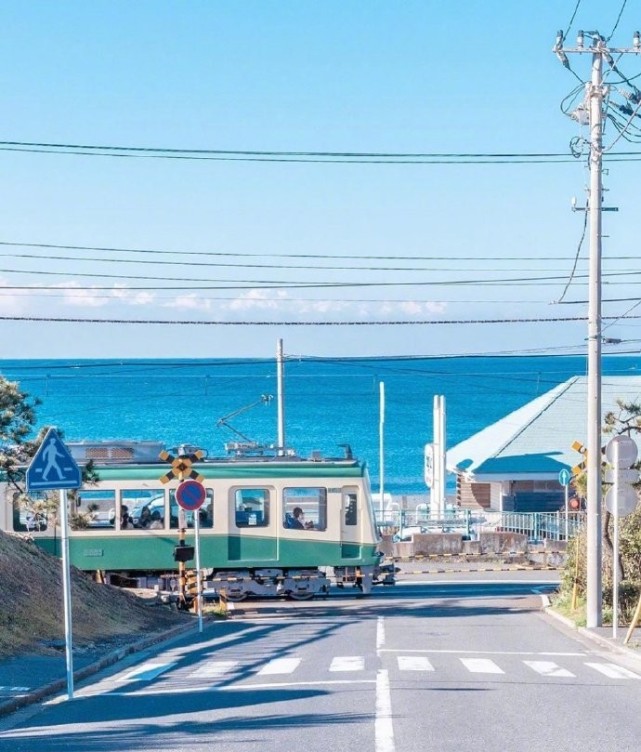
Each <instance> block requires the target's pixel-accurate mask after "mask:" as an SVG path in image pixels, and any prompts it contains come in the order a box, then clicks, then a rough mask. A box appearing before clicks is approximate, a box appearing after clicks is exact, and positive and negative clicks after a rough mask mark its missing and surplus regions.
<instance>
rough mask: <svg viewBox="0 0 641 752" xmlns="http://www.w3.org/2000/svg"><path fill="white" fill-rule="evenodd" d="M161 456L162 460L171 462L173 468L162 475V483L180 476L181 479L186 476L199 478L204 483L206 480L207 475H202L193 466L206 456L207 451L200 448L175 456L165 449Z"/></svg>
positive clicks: (194, 478) (193, 478)
mask: <svg viewBox="0 0 641 752" xmlns="http://www.w3.org/2000/svg"><path fill="white" fill-rule="evenodd" d="M159 456H160V459H161V460H164V461H165V462H170V463H171V470H169V472H167V473H166V474H165V475H163V476H161V478H160V482H161V483H169V481H170V480H173V479H174V478H178V480H179V481H183V480H185V478H191V479H192V480H197V481H198V482H199V483H202V482H203V481H204V480H205V476H204V475H201V474H200V473H199V472H198V471H197V470H194V468H193V467H192V463H194V462H197V461H198V460H202V459H203V457H204V456H205V453H204V452H203V451H201V450H200V449H199V450H198V451H196V452H193V453H192V454H184V455H180V456H178V457H174V456H173V455H172V454H169V452H165V451H164V450H163V451H162V452H161V453H160V455H159Z"/></svg>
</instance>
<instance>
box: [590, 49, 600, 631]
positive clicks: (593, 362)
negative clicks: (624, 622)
mask: <svg viewBox="0 0 641 752" xmlns="http://www.w3.org/2000/svg"><path fill="white" fill-rule="evenodd" d="M595 46H596V51H595V52H594V54H593V55H592V80H591V83H590V84H589V85H588V93H589V99H590V199H589V211H590V263H589V283H588V288H589V289H588V404H587V419H588V426H587V435H588V457H587V463H586V465H587V473H588V498H587V506H588V511H587V571H586V574H587V607H586V616H587V619H586V624H587V627H588V629H591V628H594V627H600V626H601V624H602V605H603V600H602V598H603V596H602V592H601V587H602V578H601V559H602V541H601V198H602V190H603V187H602V178H601V167H602V164H601V162H602V150H603V142H602V122H601V116H602V109H603V77H602V69H603V53H602V50H601V47H602V46H603V42H602V41H601V40H599V41H598V42H596V41H595Z"/></svg>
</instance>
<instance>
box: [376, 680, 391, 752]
mask: <svg viewBox="0 0 641 752" xmlns="http://www.w3.org/2000/svg"><path fill="white" fill-rule="evenodd" d="M374 746H375V750H376V752H394V750H395V749H396V745H395V744H394V726H393V724H392V694H391V692H390V686H389V675H388V673H387V671H384V670H381V671H379V672H378V674H377V675H376V719H375V721H374Z"/></svg>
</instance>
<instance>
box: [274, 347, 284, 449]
mask: <svg viewBox="0 0 641 752" xmlns="http://www.w3.org/2000/svg"><path fill="white" fill-rule="evenodd" d="M284 362H285V359H284V357H283V340H282V339H279V340H278V341H277V343H276V385H277V390H278V391H277V392H276V394H277V395H278V400H277V403H278V404H277V407H278V412H277V421H278V437H277V439H276V443H277V445H278V449H277V450H276V452H277V454H278V456H279V457H283V456H284V455H285V373H284V372H285V365H284Z"/></svg>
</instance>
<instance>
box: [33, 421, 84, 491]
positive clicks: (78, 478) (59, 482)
mask: <svg viewBox="0 0 641 752" xmlns="http://www.w3.org/2000/svg"><path fill="white" fill-rule="evenodd" d="M81 485H82V473H81V472H80V468H79V467H78V465H76V461H75V460H74V458H73V457H72V456H71V452H70V451H69V449H67V447H66V445H65V444H64V442H63V441H62V439H61V438H60V436H58V434H57V432H56V430H55V429H54V428H50V429H49V430H48V431H47V435H46V436H45V437H44V440H43V442H42V444H41V445H40V449H38V451H37V452H36V454H35V456H34V458H33V459H32V460H31V464H30V465H29V467H28V468H27V491H29V492H31V491H53V490H55V489H57V488H80V486H81Z"/></svg>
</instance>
